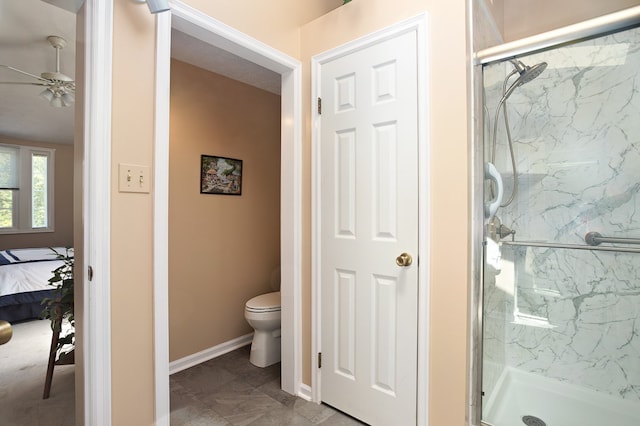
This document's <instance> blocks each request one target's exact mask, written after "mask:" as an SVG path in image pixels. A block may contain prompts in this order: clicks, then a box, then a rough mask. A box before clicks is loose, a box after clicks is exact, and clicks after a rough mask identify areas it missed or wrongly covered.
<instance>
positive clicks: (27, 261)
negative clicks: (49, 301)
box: [0, 247, 73, 322]
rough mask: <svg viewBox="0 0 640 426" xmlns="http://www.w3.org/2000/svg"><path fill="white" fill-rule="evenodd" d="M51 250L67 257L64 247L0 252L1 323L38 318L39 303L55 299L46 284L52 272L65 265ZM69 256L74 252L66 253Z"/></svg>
mask: <svg viewBox="0 0 640 426" xmlns="http://www.w3.org/2000/svg"><path fill="white" fill-rule="evenodd" d="M54 250H55V251H56V252H58V253H60V254H62V255H66V254H67V249H66V248H64V247H53V248H50V247H44V248H28V249H11V250H2V251H0V320H5V321H9V322H18V321H25V320H30V319H35V318H39V317H40V312H42V309H43V306H42V300H43V299H44V298H47V297H53V296H54V292H55V286H53V285H51V284H49V278H51V277H53V272H52V271H53V270H54V269H56V268H58V267H59V266H62V265H63V264H64V262H63V261H62V260H60V259H58V255H57V254H56V253H55V252H54ZM69 256H73V249H69Z"/></svg>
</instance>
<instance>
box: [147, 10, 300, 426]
mask: <svg viewBox="0 0 640 426" xmlns="http://www.w3.org/2000/svg"><path fill="white" fill-rule="evenodd" d="M170 5H171V13H170V14H169V13H166V14H161V15H160V16H158V19H157V21H156V25H157V26H156V34H157V37H156V107H155V123H156V127H155V152H154V178H155V185H154V195H155V197H154V284H153V285H154V353H155V403H156V404H155V406H156V408H155V410H156V411H155V417H156V425H168V424H169V413H170V409H169V324H168V316H169V292H168V282H169V279H168V267H167V265H168V232H169V228H168V200H169V184H168V182H169V84H170V60H171V57H170V49H171V28H172V27H173V28H176V29H178V30H180V31H182V32H184V33H186V34H189V35H191V36H194V37H196V38H199V39H200V40H203V41H204V42H206V43H209V44H211V45H214V46H217V47H221V48H224V49H226V50H228V51H230V52H231V53H234V54H235V55H237V56H240V57H241V58H244V59H247V60H249V61H251V62H254V63H256V64H258V65H260V66H263V67H265V68H267V69H269V70H272V71H274V72H276V73H278V74H280V75H281V76H282V92H281V162H282V164H287V165H290V167H282V168H281V179H280V181H281V187H280V198H281V201H280V246H281V249H280V263H281V286H280V287H281V288H280V291H281V293H282V373H281V374H282V377H281V378H282V389H283V390H285V391H287V392H289V393H291V394H294V395H298V394H300V390H301V389H300V388H301V382H302V329H301V325H300V324H301V282H302V279H301V249H302V195H301V188H302V172H301V170H302V110H301V104H302V100H301V99H302V89H301V85H302V80H301V79H302V77H301V75H302V71H301V69H302V66H301V64H300V62H299V61H298V60H296V59H294V58H291V57H290V56H288V55H285V54H284V53H282V52H280V51H278V50H276V49H274V48H272V47H270V46H268V45H266V44H264V43H262V42H260V41H258V40H256V39H254V38H252V37H249V36H248V35H246V34H244V33H242V32H240V31H238V30H236V29H234V28H231V27H229V26H228V25H226V24H223V23H222V22H220V21H218V20H216V19H214V18H212V17H210V16H208V15H206V14H204V13H202V12H200V11H199V10H197V9H194V8H192V7H190V6H188V5H186V4H184V3H183V2H181V1H171V3H170ZM162 15H165V16H162Z"/></svg>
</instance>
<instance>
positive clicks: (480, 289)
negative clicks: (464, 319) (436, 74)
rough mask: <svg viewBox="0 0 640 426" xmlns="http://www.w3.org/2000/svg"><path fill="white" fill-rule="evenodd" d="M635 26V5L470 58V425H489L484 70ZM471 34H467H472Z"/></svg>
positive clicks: (638, 20) (638, 17) (638, 14)
mask: <svg viewBox="0 0 640 426" xmlns="http://www.w3.org/2000/svg"><path fill="white" fill-rule="evenodd" d="M638 25H640V6H635V7H631V8H628V9H624V10H622V11H619V12H615V13H611V14H607V15H603V16H600V17H598V18H594V19H590V20H587V21H584V22H581V23H578V24H574V25H569V26H566V27H563V28H559V29H556V30H553V31H548V32H545V33H541V34H537V35H534V36H531V37H527V38H523V39H520V40H516V41H513V42H509V43H504V44H500V45H498V46H495V47H490V48H488V49H483V50H480V51H478V52H476V53H475V54H474V60H473V64H472V70H471V73H472V74H471V75H472V93H473V101H472V103H471V108H472V111H471V117H472V118H473V119H474V123H475V125H474V130H473V135H472V144H473V145H472V147H473V149H472V154H471V155H472V158H471V178H472V179H471V188H472V193H471V205H472V212H471V215H472V223H471V237H472V245H471V263H472V264H471V276H470V279H471V292H470V296H471V312H470V315H469V318H470V322H471V324H470V331H471V333H470V339H471V342H470V343H471V354H470V362H469V371H470V375H471V377H470V380H469V396H468V398H469V413H468V414H469V415H468V419H469V426H493V425H490V424H489V423H486V422H483V421H482V397H481V395H482V361H483V357H482V354H483V348H482V344H483V339H482V337H483V336H482V330H483V303H484V301H483V294H484V255H483V246H484V209H483V203H484V198H483V192H484V190H483V189H484V119H483V114H482V111H483V95H482V93H483V90H482V89H483V78H482V77H483V67H484V66H485V65H488V64H490V63H494V62H500V61H504V60H508V59H510V58H514V57H516V56H520V55H524V54H531V53H536V52H540V51H543V50H548V49H551V48H555V47H558V46H559V45H562V44H565V43H572V42H577V41H580V40H583V39H588V38H594V37H598V36H601V35H605V34H606V33H610V32H614V31H621V30H624V29H626V28H631V27H635V26H638ZM471 33H472V32H471Z"/></svg>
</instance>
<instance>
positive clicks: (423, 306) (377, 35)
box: [311, 13, 430, 425]
mask: <svg viewBox="0 0 640 426" xmlns="http://www.w3.org/2000/svg"><path fill="white" fill-rule="evenodd" d="M426 27H427V14H426V13H422V14H420V15H418V16H415V17H413V18H410V19H407V20H405V21H402V22H399V23H397V24H394V25H391V26H389V27H387V28H384V29H382V30H379V31H376V32H374V33H371V34H369V35H366V36H364V37H361V38H358V39H356V40H353V41H351V42H349V43H346V44H344V45H342V46H338V47H336V48H334V49H331V50H329V51H327V52H324V53H321V54H318V55H316V56H314V57H313V58H312V59H311V63H312V68H311V73H312V75H311V100H312V105H311V110H312V113H311V114H312V122H313V129H314V131H313V133H312V135H311V138H312V143H311V144H312V147H313V151H312V168H313V169H312V181H311V186H312V189H311V193H312V195H311V200H312V207H311V212H312V219H311V232H312V237H311V239H312V255H311V271H312V272H311V275H312V278H311V280H312V281H311V285H312V294H311V297H312V325H311V327H312V334H313V337H312V342H311V345H312V348H311V353H312V354H317V353H318V352H321V347H320V342H321V339H320V337H321V334H320V333H321V331H322V330H321V326H322V319H321V317H320V313H321V310H320V307H321V306H320V301H321V298H320V294H321V285H322V283H321V279H320V268H319V266H320V264H319V260H320V253H321V251H320V235H321V232H320V222H319V219H320V209H321V202H320V195H321V194H320V184H321V182H320V141H321V128H320V125H321V116H320V114H318V111H317V108H316V107H315V105H316V102H317V101H316V99H317V98H318V96H319V95H320V93H321V76H320V72H321V67H322V65H323V64H325V63H327V62H330V61H332V60H334V59H337V58H340V57H342V56H345V55H348V54H350V53H352V52H355V51H357V50H361V49H365V48H367V47H369V46H372V45H374V44H377V43H380V42H381V41H384V40H388V39H390V38H393V37H396V36H398V35H400V34H403V33H406V32H412V31H415V32H416V34H417V55H418V188H419V195H418V210H419V219H418V229H417V230H416V232H418V250H419V266H420V268H419V271H418V286H419V291H418V336H417V338H418V377H417V378H416V381H417V398H418V401H417V410H418V412H417V424H418V425H427V424H428V405H427V403H428V398H429V395H428V390H429V389H428V384H429V370H428V367H429V339H428V337H429V334H428V333H429V257H430V253H429V250H428V249H429V194H430V192H429V188H430V186H429V137H428V135H429V133H428V130H429V128H428V117H429V114H428V107H427V105H428V103H427V99H428V97H427V94H428V86H427V82H428V69H427V46H428V44H427V29H426ZM311 358H312V361H311V368H312V373H311V380H312V400H313V401H315V402H321V401H322V395H321V393H322V392H321V390H322V383H321V374H320V369H319V368H318V359H317V357H316V356H312V357H311Z"/></svg>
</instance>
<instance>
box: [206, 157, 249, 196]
mask: <svg viewBox="0 0 640 426" xmlns="http://www.w3.org/2000/svg"><path fill="white" fill-rule="evenodd" d="M200 193H201V194H224V195H241V194H242V160H236V159H234V158H225V157H215V156H213V155H203V156H202V158H201V160H200Z"/></svg>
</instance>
